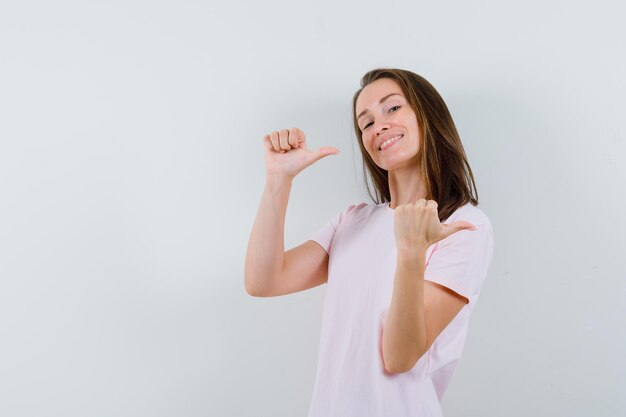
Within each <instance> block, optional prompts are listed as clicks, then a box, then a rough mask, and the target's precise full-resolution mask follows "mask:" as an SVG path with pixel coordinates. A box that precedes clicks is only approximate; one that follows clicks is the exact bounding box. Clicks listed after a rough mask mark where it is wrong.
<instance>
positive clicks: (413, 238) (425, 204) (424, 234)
mask: <svg viewBox="0 0 626 417" xmlns="http://www.w3.org/2000/svg"><path fill="white" fill-rule="evenodd" d="M437 207H438V205H437V202H436V201H434V200H428V201H426V200H425V199H423V198H420V199H419V200H417V201H416V202H415V203H413V204H402V205H399V206H398V207H396V209H395V213H394V229H395V234H396V247H397V249H398V251H400V250H409V251H414V250H416V249H418V250H424V251H426V250H427V249H428V247H429V246H430V245H432V244H434V243H437V242H439V241H440V240H443V239H445V238H447V237H448V236H450V235H451V234H453V233H456V232H458V231H460V230H476V226H474V225H473V224H472V223H469V222H466V221H456V222H454V223H450V224H442V223H441V222H440V221H439V214H438V212H437Z"/></svg>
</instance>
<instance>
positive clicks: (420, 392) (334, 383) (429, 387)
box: [309, 203, 494, 417]
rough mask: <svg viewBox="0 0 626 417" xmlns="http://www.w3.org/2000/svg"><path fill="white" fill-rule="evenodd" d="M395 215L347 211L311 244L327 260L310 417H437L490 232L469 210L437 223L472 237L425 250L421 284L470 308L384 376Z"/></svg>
mask: <svg viewBox="0 0 626 417" xmlns="http://www.w3.org/2000/svg"><path fill="white" fill-rule="evenodd" d="M394 213H395V211H394V209H392V208H390V207H389V203H381V204H377V205H376V204H366V203H361V204H358V205H349V206H348V207H347V208H346V209H345V210H343V211H342V212H340V213H339V214H337V215H336V216H335V217H333V218H332V219H331V220H330V221H329V222H328V223H327V224H325V225H324V226H323V227H322V228H321V229H320V230H318V231H317V232H316V233H315V234H314V235H313V236H312V237H311V240H313V241H315V242H317V243H319V244H320V245H321V246H322V247H323V248H324V249H325V250H326V252H328V254H329V264H328V285H327V287H326V296H325V300H324V313H323V317H322V330H321V340H320V345H319V359H318V365H317V375H316V380H315V386H314V389H313V396H312V400H311V404H310V408H309V417H364V416H367V417H383V416H384V417H387V416H388V417H418V416H419V417H423V416H429V417H430V416H432V417H438V416H442V412H441V406H440V402H441V399H442V396H443V394H444V392H445V390H446V388H447V386H448V383H449V382H450V378H451V377H452V373H453V372H454V369H455V368H456V365H457V363H458V361H459V358H460V357H461V352H462V351H463V344H464V342H465V336H466V334H467V327H468V323H469V317H470V314H471V312H472V310H473V309H474V306H475V305H476V301H477V300H478V296H479V294H480V289H481V285H482V283H483V280H484V278H485V276H486V274H487V270H488V268H489V265H490V263H491V258H492V254H493V242H494V239H493V232H492V229H491V222H490V221H489V219H488V218H487V216H486V215H485V214H484V213H483V212H482V210H480V209H479V208H478V207H475V206H473V205H471V204H469V203H468V204H466V205H464V206H463V207H460V208H459V209H457V210H456V211H455V212H454V213H453V214H452V215H451V216H450V217H449V218H448V219H446V220H445V221H444V223H452V222H454V221H456V220H466V221H468V222H470V223H472V224H474V225H476V226H477V228H478V229H477V230H474V231H472V230H461V231H459V232H456V233H454V234H452V235H450V236H448V237H447V238H445V239H443V240H441V241H439V242H437V243H435V244H433V245H431V246H430V247H429V248H428V250H427V251H426V258H425V259H426V269H425V273H424V279H426V280H428V281H432V282H436V283H438V284H440V285H443V286H446V287H448V288H450V289H452V290H453V291H455V292H457V293H459V294H461V295H463V296H465V297H467V299H468V300H469V303H468V304H466V305H465V306H464V307H463V308H462V309H461V311H460V312H459V314H458V315H457V316H456V317H455V318H454V319H453V320H452V322H451V323H450V324H449V325H448V326H447V327H446V328H445V329H444V330H443V332H442V333H441V334H440V335H439V337H437V339H436V340H435V341H434V343H433V344H432V346H431V347H430V349H429V350H428V352H426V353H425V354H424V355H423V356H422V357H421V358H420V359H419V361H418V362H417V363H416V364H415V366H414V367H413V368H412V369H411V370H410V371H408V372H404V373H399V374H391V373H388V372H387V371H386V370H385V369H384V367H383V359H382V331H383V323H384V319H385V317H386V314H387V312H388V310H389V306H390V304H391V296H392V293H393V283H394V279H395V270H396V261H397V249H396V242H395V233H394Z"/></svg>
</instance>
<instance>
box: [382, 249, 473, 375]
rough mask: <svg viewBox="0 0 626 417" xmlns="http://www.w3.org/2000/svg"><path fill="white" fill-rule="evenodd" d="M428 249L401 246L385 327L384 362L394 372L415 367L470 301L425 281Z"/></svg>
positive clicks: (383, 342)
mask: <svg viewBox="0 0 626 417" xmlns="http://www.w3.org/2000/svg"><path fill="white" fill-rule="evenodd" d="M425 258H426V249H423V248H422V249H418V250H410V251H409V250H400V251H398V261H397V266H396V275H395V281H394V287H393V295H392V298H391V305H390V307H389V312H388V314H387V318H386V321H385V323H384V327H383V341H382V345H383V346H382V350H383V363H384V366H385V369H386V370H387V371H388V372H391V373H401V372H406V371H408V370H410V369H412V368H413V367H414V366H415V364H416V363H417V361H418V360H419V359H420V358H421V357H422V356H423V355H424V353H426V352H427V351H428V349H429V348H430V346H431V345H432V344H433V342H434V341H435V339H436V338H437V336H439V334H440V333H441V332H442V331H443V329H445V328H446V327H447V326H448V324H450V322H451V321H452V320H453V319H454V317H455V316H456V315H457V314H458V312H459V311H461V308H463V306H464V305H465V304H466V303H467V299H466V298H464V297H462V296H461V295H459V294H457V293H455V292H453V291H451V290H448V289H447V288H445V287H443V286H441V285H438V284H435V283H433V282H430V281H424V271H425V263H426V261H425Z"/></svg>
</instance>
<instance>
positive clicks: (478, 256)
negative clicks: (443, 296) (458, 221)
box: [424, 221, 494, 304]
mask: <svg viewBox="0 0 626 417" xmlns="http://www.w3.org/2000/svg"><path fill="white" fill-rule="evenodd" d="M473 224H474V225H475V226H476V227H477V229H476V230H460V231H458V232H455V233H453V234H452V235H450V236H448V237H447V238H445V239H443V240H441V241H439V242H437V244H435V248H434V249H433V252H432V253H431V256H430V258H429V260H428V263H427V265H426V269H425V271H424V279H425V280H428V281H432V282H436V283H437V284H440V285H443V286H445V287H447V288H450V289H451V290H453V291H454V292H456V293H457V294H460V295H462V296H464V297H466V298H467V299H468V300H469V303H470V304H471V303H474V302H475V301H476V299H477V298H478V295H479V294H480V289H481V287H482V284H483V281H484V280H485V277H486V275H487V271H488V270H489V266H490V265H491V259H492V257H493V245H494V239H493V231H492V228H491V224H490V223H489V222H488V221H487V222H485V223H481V224H476V223H473Z"/></svg>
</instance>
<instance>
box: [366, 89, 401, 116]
mask: <svg viewBox="0 0 626 417" xmlns="http://www.w3.org/2000/svg"><path fill="white" fill-rule="evenodd" d="M393 95H396V96H399V95H401V94H398V93H391V94H388V95H386V96H385V97H383V98H381V99H380V101H379V102H378V104H382V103H383V101H385V100H387V99H388V98H389V97H391V96H393ZM365 113H367V109H365V110H363V111H362V112H361V113H359V115H358V116H357V118H356V119H357V120H359V119H360V118H361V116H364V115H365Z"/></svg>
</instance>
